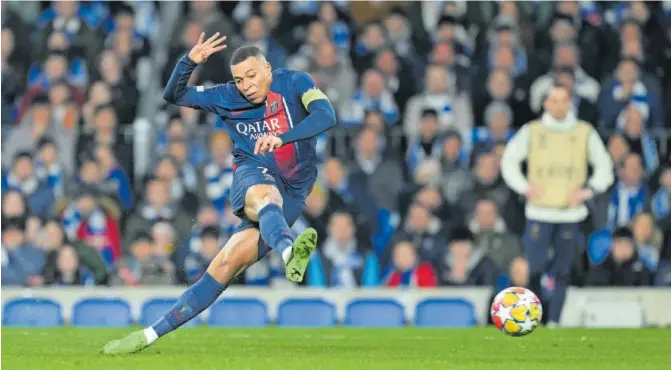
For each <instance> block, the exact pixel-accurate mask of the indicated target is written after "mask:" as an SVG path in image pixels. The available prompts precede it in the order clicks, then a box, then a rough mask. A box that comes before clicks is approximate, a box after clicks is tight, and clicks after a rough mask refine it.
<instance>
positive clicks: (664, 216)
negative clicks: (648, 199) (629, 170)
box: [651, 167, 671, 223]
mask: <svg viewBox="0 0 671 370" xmlns="http://www.w3.org/2000/svg"><path fill="white" fill-rule="evenodd" d="M651 208H652V214H653V215H654V216H655V218H656V219H657V221H659V222H660V223H663V222H664V221H666V222H668V221H670V220H671V219H670V217H671V167H667V168H665V169H663V170H662V173H661V175H660V177H659V190H657V192H656V193H655V195H653V197H652V204H651Z"/></svg>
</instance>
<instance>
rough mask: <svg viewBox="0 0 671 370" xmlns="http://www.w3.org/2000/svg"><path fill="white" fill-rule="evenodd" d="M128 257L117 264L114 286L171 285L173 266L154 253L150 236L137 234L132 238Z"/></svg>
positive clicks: (163, 257)
mask: <svg viewBox="0 0 671 370" xmlns="http://www.w3.org/2000/svg"><path fill="white" fill-rule="evenodd" d="M130 253H131V254H130V256H129V257H124V258H123V259H122V260H121V261H120V263H119V272H118V277H117V278H115V280H114V284H124V285H129V286H138V285H167V284H170V283H172V281H173V277H172V272H173V271H174V267H173V265H172V264H171V263H170V261H169V260H168V259H167V258H166V257H165V256H162V255H160V254H158V253H156V252H155V246H154V244H153V240H152V238H151V236H150V235H149V234H147V233H143V232H141V233H138V234H136V235H135V236H134V237H133V242H132V244H131V248H130Z"/></svg>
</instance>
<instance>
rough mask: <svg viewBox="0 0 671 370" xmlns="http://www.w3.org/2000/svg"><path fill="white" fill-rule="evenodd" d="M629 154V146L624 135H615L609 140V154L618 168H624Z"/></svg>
mask: <svg viewBox="0 0 671 370" xmlns="http://www.w3.org/2000/svg"><path fill="white" fill-rule="evenodd" d="M629 153H630V150H629V144H628V143H627V139H625V137H624V136H623V135H621V134H615V135H611V136H610V137H609V138H608V154H610V157H611V159H612V160H613V164H614V165H615V167H616V168H619V167H620V166H622V163H623V162H624V159H625V158H626V157H627V156H628V155H629Z"/></svg>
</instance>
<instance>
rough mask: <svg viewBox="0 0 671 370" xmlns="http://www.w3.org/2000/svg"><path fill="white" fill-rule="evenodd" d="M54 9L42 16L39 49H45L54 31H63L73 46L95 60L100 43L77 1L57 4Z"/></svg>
mask: <svg viewBox="0 0 671 370" xmlns="http://www.w3.org/2000/svg"><path fill="white" fill-rule="evenodd" d="M52 6H53V7H52V8H51V9H49V10H47V11H45V12H44V13H42V15H41V16H40V19H39V23H38V24H37V28H38V30H39V31H40V35H39V38H38V45H41V46H38V49H45V46H46V45H47V40H48V37H49V35H51V34H52V33H53V32H54V31H63V32H65V33H66V34H67V35H68V37H69V38H70V39H71V40H72V46H73V47H74V48H76V49H77V50H81V51H82V52H84V53H86V54H85V55H86V57H87V58H89V59H94V58H95V56H96V55H97V54H98V51H99V46H98V45H100V43H99V42H97V37H96V33H95V30H94V29H93V27H92V25H91V24H90V23H89V22H87V21H86V18H84V11H83V9H82V8H81V7H80V5H79V3H78V2H76V1H68V2H63V3H61V2H56V3H54V4H53V5H52Z"/></svg>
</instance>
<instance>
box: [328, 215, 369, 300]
mask: <svg viewBox="0 0 671 370" xmlns="http://www.w3.org/2000/svg"><path fill="white" fill-rule="evenodd" d="M326 235H327V237H326V239H325V240H324V242H323V243H322V244H321V247H320V253H321V255H322V258H321V264H322V268H323V270H324V276H325V277H326V282H327V285H328V286H329V287H334V288H356V287H359V286H361V283H362V280H363V270H364V264H365V260H366V258H365V253H366V250H367V249H368V246H367V245H365V244H364V243H365V241H363V240H357V238H356V236H357V232H356V226H355V225H354V221H353V219H352V216H351V215H350V214H349V213H347V212H342V211H336V212H334V213H332V214H331V217H330V219H329V223H328V233H327V234H326Z"/></svg>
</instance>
